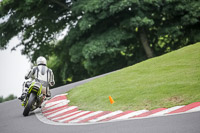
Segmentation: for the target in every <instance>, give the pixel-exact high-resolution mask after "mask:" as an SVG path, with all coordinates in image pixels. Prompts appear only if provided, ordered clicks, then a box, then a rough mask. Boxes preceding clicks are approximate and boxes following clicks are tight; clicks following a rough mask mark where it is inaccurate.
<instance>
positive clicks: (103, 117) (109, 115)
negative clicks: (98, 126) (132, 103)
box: [88, 110, 123, 122]
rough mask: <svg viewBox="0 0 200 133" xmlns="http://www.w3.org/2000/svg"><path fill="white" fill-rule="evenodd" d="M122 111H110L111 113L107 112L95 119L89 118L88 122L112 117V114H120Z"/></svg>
mask: <svg viewBox="0 0 200 133" xmlns="http://www.w3.org/2000/svg"><path fill="white" fill-rule="evenodd" d="M122 112H123V111H121V110H119V111H115V112H111V113H109V114H106V115H103V116H100V117H98V118H96V119H93V120H89V121H88V122H97V121H100V120H103V119H106V118H108V117H112V116H114V115H117V114H120V113H122Z"/></svg>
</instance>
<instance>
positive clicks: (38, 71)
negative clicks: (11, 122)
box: [18, 56, 55, 101]
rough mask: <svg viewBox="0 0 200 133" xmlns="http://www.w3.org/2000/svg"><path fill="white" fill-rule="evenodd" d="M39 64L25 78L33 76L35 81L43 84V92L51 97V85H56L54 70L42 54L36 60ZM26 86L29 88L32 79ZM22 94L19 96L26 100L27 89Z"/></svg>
mask: <svg viewBox="0 0 200 133" xmlns="http://www.w3.org/2000/svg"><path fill="white" fill-rule="evenodd" d="M36 63H37V66H35V67H33V68H32V69H31V70H30V71H29V72H28V74H26V76H25V79H26V80H27V79H30V78H32V79H33V81H34V80H37V81H39V82H40V83H41V84H42V94H43V95H46V97H51V93H50V90H49V86H54V85H55V81H54V74H53V71H52V70H51V69H50V68H48V67H47V66H46V65H47V61H46V59H45V58H44V57H43V56H40V57H38V58H37V60H36ZM23 86H24V87H26V88H29V86H30V81H28V82H26V83H25V84H24V85H23ZM22 91H23V92H22V95H21V96H20V97H19V98H18V99H20V100H22V101H23V100H24V98H25V95H26V92H27V89H24V88H23V90H22Z"/></svg>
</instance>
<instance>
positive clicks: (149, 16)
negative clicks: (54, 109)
mask: <svg viewBox="0 0 200 133" xmlns="http://www.w3.org/2000/svg"><path fill="white" fill-rule="evenodd" d="M199 6H200V1H197V0H191V1H190V2H188V1H187V0H118V1H117V0H75V1H74V0H71V1H70V0H69V1H65V0H49V1H44V0H35V1H34V0H26V1H25V0H22V1H20V2H16V1H12V0H4V1H3V2H2V3H1V7H0V11H1V13H0V15H1V16H0V17H1V18H6V17H7V19H5V20H4V21H3V23H1V24H0V35H1V39H2V40H1V44H0V45H1V48H5V47H6V46H7V42H8V41H9V40H10V39H11V38H12V37H13V36H15V35H20V36H21V37H22V43H21V45H24V46H25V48H24V50H23V53H24V54H27V55H29V56H30V57H31V59H32V60H35V59H36V57H37V56H38V55H43V56H46V57H47V58H49V65H50V67H51V68H52V69H53V71H55V77H56V80H57V81H58V84H57V85H61V84H64V83H68V82H71V81H72V82H74V81H78V80H81V79H85V78H88V77H91V76H95V75H99V74H102V73H106V72H109V71H113V70H117V69H120V68H123V67H125V66H129V65H132V64H135V63H137V62H140V61H142V60H145V59H147V58H152V57H154V56H158V55H162V54H164V53H167V52H170V51H172V50H175V49H178V48H180V47H183V46H185V45H188V44H191V43H195V42H197V41H200V37H199V34H200V32H199V31H200V21H199V17H200V9H199ZM47 20H48V21H47ZM13 23H15V25H13ZM66 27H68V33H67V34H66V36H65V38H64V39H63V40H61V41H59V42H56V43H55V42H53V41H52V40H53V39H55V35H57V34H58V33H59V31H62V30H63V29H64V28H66ZM11 31H12V32H11Z"/></svg>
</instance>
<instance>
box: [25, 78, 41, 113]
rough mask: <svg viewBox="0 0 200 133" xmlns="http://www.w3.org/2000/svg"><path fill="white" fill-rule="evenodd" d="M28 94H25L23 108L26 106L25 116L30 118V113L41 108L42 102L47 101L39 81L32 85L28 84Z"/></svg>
mask: <svg viewBox="0 0 200 133" xmlns="http://www.w3.org/2000/svg"><path fill="white" fill-rule="evenodd" d="M26 86H27V88H28V89H27V93H26V94H25V98H24V101H23V102H22V106H24V111H23V115H24V116H28V115H29V112H30V111H34V110H35V109H37V108H38V107H41V104H42V102H43V101H44V99H45V95H43V94H42V93H41V92H42V84H41V83H40V82H39V81H34V82H32V83H31V84H30V82H29V83H26Z"/></svg>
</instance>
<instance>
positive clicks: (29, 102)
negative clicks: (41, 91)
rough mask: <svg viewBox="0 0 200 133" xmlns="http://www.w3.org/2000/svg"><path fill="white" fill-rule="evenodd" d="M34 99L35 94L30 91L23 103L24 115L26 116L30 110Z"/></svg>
mask: <svg viewBox="0 0 200 133" xmlns="http://www.w3.org/2000/svg"><path fill="white" fill-rule="evenodd" d="M35 100H36V94H35V93H31V94H30V96H29V99H28V103H27V104H26V105H25V108H24V112H23V115H24V116H28V114H29V112H30V110H31V107H32V105H33V103H34V102H35Z"/></svg>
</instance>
